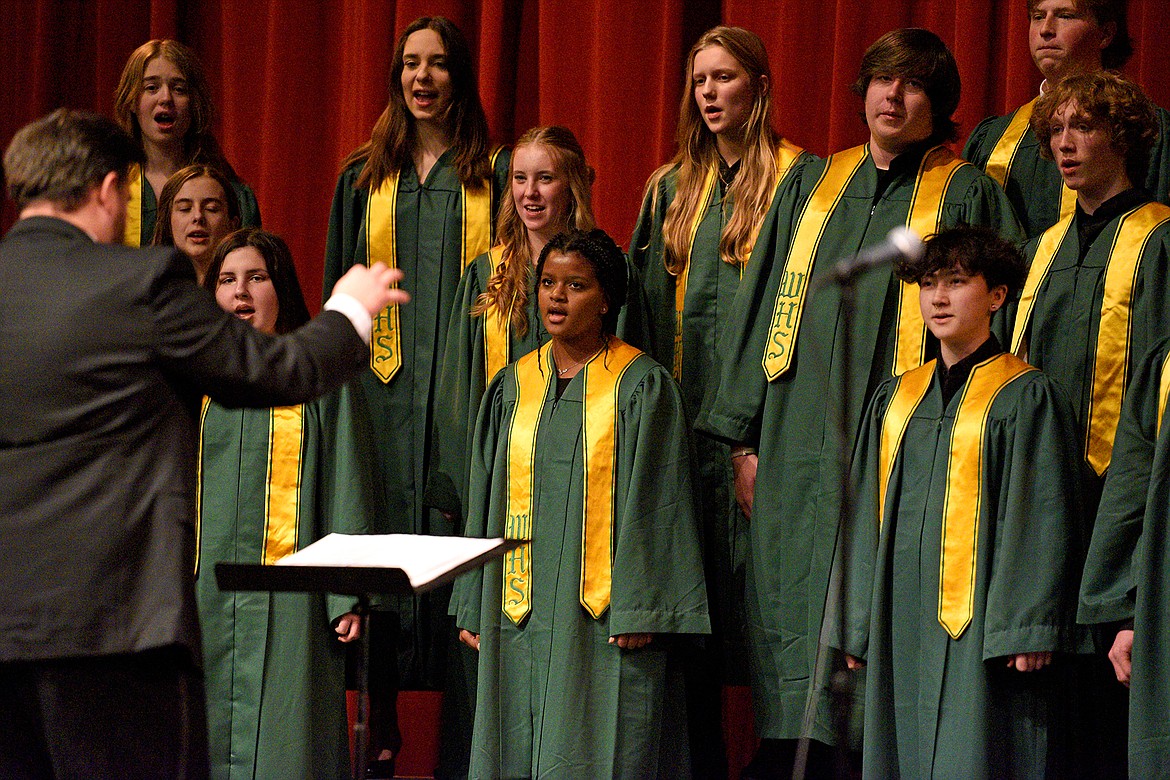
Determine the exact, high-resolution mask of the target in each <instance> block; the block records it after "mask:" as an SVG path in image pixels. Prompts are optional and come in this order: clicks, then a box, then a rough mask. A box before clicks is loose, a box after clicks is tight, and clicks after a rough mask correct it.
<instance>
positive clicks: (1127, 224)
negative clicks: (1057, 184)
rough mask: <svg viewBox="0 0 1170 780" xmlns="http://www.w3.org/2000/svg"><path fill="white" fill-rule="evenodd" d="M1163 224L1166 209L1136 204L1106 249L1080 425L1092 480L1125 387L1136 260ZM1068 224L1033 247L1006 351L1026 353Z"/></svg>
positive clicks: (1105, 463)
mask: <svg viewBox="0 0 1170 780" xmlns="http://www.w3.org/2000/svg"><path fill="white" fill-rule="evenodd" d="M1168 220H1170V207H1167V206H1164V205H1162V204H1160V203H1146V204H1144V205H1141V206H1138V207H1137V208H1135V209H1133V210H1132V211H1130V212H1129V213H1127V214H1125V215H1123V216H1122V217H1121V219H1120V223H1119V224H1118V226H1117V232H1116V233H1115V234H1114V237H1113V245H1112V246H1111V247H1110V249H1109V262H1108V265H1107V266H1106V267H1105V277H1104V280H1103V283H1102V284H1103V288H1104V293H1103V295H1102V299H1101V316H1100V321H1099V324H1098V326H1097V344H1096V347H1095V349H1094V353H1093V375H1092V395H1091V398H1090V401H1089V413H1088V419H1087V420H1086V423H1085V459H1086V460H1087V461H1088V462H1089V465H1090V466H1092V468H1093V471H1095V472H1096V473H1097V475H1098V476H1100V475H1103V474H1104V473H1105V470H1106V469H1108V468H1109V461H1110V458H1111V457H1112V453H1113V439H1114V437H1115V436H1116V435H1117V421H1118V419H1119V418H1120V416H1121V402H1122V400H1123V398H1124V396H1125V390H1126V387H1127V385H1128V383H1129V376H1128V372H1129V362H1130V343H1129V340H1130V327H1131V326H1130V317H1131V315H1132V313H1133V311H1132V308H1133V307H1132V304H1133V295H1134V290H1135V288H1136V287H1137V277H1138V274H1139V272H1140V271H1141V257H1142V254H1143V253H1144V252H1145V249H1146V244H1147V242H1149V240H1150V236H1151V235H1152V234H1153V233H1154V231H1155V230H1157V229H1158V228H1159V227H1161V226H1162V225H1163V224H1164V223H1165V222H1167V221H1168ZM1072 225H1073V218H1072V217H1067V218H1065V219H1064V220H1061V221H1060V222H1058V223H1057V224H1056V225H1055V226H1054V227H1052V228H1049V229H1048V230H1047V231H1045V232H1044V235H1043V236H1042V237H1041V239H1040V243H1039V245H1038V246H1037V247H1036V254H1035V257H1034V258H1033V259H1032V267H1031V271H1030V272H1029V273H1028V281H1027V283H1026V284H1025V285H1024V294H1023V296H1022V297H1021V298H1020V308H1019V314H1018V315H1017V317H1016V327H1015V331H1014V332H1013V334H1012V351H1013V352H1015V353H1016V354H1018V355H1019V354H1023V352H1024V350H1025V349H1026V343H1025V338H1026V336H1027V334H1028V329H1029V327H1030V325H1031V318H1032V313H1033V310H1034V308H1035V302H1036V296H1037V294H1038V293H1039V292H1040V290H1041V289H1042V288H1043V286H1044V284H1045V282H1046V281H1047V279H1048V274H1049V272H1050V271H1051V269H1052V266H1053V263H1054V261H1055V259H1056V254H1057V252H1058V251H1059V250H1060V246H1061V245H1062V244H1063V243H1064V241H1065V238H1066V234H1067V233H1068V231H1070V230H1072Z"/></svg>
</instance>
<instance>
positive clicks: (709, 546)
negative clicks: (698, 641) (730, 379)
mask: <svg viewBox="0 0 1170 780" xmlns="http://www.w3.org/2000/svg"><path fill="white" fill-rule="evenodd" d="M808 159H812V156H811V155H809V154H802V155H801V156H800V157H799V158H797V160H796V161H795V162H793V163H792V165H791V166H790V167H789V169H788V170H789V171H792V170H794V169H795V168H796V167H797V166H798V165H800V164H801V163H803V162H804V161H805V160H808ZM677 186H678V168H677V167H676V168H675V169H673V170H671V171H670V172H669V173H667V174H666V175H665V176H663V177H662V179H661V181H660V182H659V185H658V189H657V192H655V193H648V194H647V196H646V198H645V199H644V200H643V202H642V213H641V215H640V216H639V217H638V223H637V225H636V226H635V227H634V234H633V236H632V237H631V238H630V259H631V260H632V261H633V263H634V265H635V266H636V267H637V269H638V274H639V275H640V276H641V279H642V285H643V288H644V289H645V295H646V306H647V315H648V316H647V321H648V323H649V329H650V334H651V342H650V347H649V350H648V352H649V353H650V355H651V356H652V357H653V358H654V359H655V360H657V361H658V362H659V363H662V364H663V365H664V366H673V365H674V361H675V331H676V327H677V316H678V315H677V304H676V302H675V291H676V289H677V281H678V277H677V276H675V275H673V274H671V273H669V272H668V271H667V270H666V265H665V262H666V246H665V240H664V237H663V233H662V226H663V222H664V221H665V219H666V210H667V209H668V208H669V207H670V204H671V203H672V202H673V201H674V198H675V195H676V192H677ZM729 189H730V185H729V184H725V183H724V182H723V180H722V178H718V177H717V178H716V181H715V191H714V193H713V194H712V197H711V202H710V203H709V204H708V206H707V210H706V213H705V214H704V216H703V219H702V220H701V221H700V222H699V226H698V229H697V230H696V231H695V237H694V242H693V243H692V245H691V254H690V260H689V268H688V270H687V286H686V295H685V297H684V298H683V313H682V363H681V371H680V375H679V377H678V379H679V386H680V387H681V389H682V394H683V407H684V409H685V410H686V413H687V421H688V423H689V424H690V425H693V424H694V420H695V417H696V416H697V415H698V413H699V409H700V407H701V406H702V403H703V396H704V394H705V393H707V392H708V391H710V390H713V389H714V388H715V387H716V386H717V385H718V383H719V365H720V363H721V362H722V361H721V358H720V352H719V350H718V344H719V338H720V336H721V335H722V332H723V331H724V329H726V328H727V327H728V326H729V320H728V318H729V314H730V312H731V305H732V301H733V300H734V299H735V293H736V290H738V289H739V282H740V278H741V277H742V275H743V269H742V268H741V267H740V266H737V265H732V264H731V263H726V262H724V261H723V260H722V259H721V258H720V257H719V240H720V238H721V236H722V235H723V230H724V228H725V227H726V226H727V223H728V221H729V220H730V219H731V217H732V214H733V213H734V204H733V203H732V202H731V201H730V200H729V199H728V192H727V191H728V190H729ZM729 450H730V448H729V447H728V446H727V444H726V443H724V442H720V441H716V440H714V439H709V438H706V437H697V438H696V440H695V454H694V457H695V470H696V474H697V482H698V484H697V485H696V487H697V497H696V500H697V501H698V502H699V510H700V515H699V516H700V518H701V521H702V526H703V537H704V539H703V547H704V552H705V558H706V561H707V572H708V576H707V585H708V593H707V595H708V597H709V598H710V599H711V619H712V624H713V633H714V634H715V637H714V638H715V640H716V641H717V642H719V644H720V647H719V651H720V653H721V655H722V659H723V663H722V666H723V669H722V672H721V674H720V675H719V677H722V678H725V679H726V680H727V681H728V682H732V683H740V684H746V682H747V650H746V640H745V638H744V634H745V628H744V616H743V589H744V580H743V576H744V574H743V571H744V555H745V548H746V545H747V533H748V530H747V529H748V526H747V519H746V518H745V517H744V515H743V513H742V512H741V511H740V509H739V505H738V504H737V503H736V501H735V488H734V483H733V479H732V469H731V455H730V451H729Z"/></svg>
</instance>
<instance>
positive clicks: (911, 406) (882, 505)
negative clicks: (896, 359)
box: [878, 360, 935, 531]
mask: <svg viewBox="0 0 1170 780" xmlns="http://www.w3.org/2000/svg"><path fill="white" fill-rule="evenodd" d="M934 366H935V361H933V360H932V361H930V362H929V363H927V364H926V365H924V366H919V367H918V368H914V369H911V370H909V371H907V372H906V373H905V374H902V376H901V378H900V379H899V380H898V387H897V388H896V389H895V390H894V394H893V396H891V397H890V404H889V406H888V407H887V408H886V415H885V418H884V419H883V420H882V434H881V442H880V444H879V448H878V458H879V460H878V530H879V531H880V530H881V527H882V524H883V523H884V522H885V519H886V494H887V492H888V491H889V487H890V475H891V474H892V473H893V469H894V458H895V457H896V456H897V454H898V452H900V451H901V449H902V439H903V438H904V437H905V435H906V426H907V425H909V424H910V417H911V416H913V414H914V410H915V409H917V408H918V404H919V403H921V402H922V399H923V398H925V397H926V391H927V390H929V389H930V382H931V379H933V378H934Z"/></svg>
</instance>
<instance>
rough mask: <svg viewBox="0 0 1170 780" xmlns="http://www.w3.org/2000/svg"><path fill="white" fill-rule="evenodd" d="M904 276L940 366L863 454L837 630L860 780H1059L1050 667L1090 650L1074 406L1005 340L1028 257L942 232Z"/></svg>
mask: <svg viewBox="0 0 1170 780" xmlns="http://www.w3.org/2000/svg"><path fill="white" fill-rule="evenodd" d="M900 275H901V276H903V278H905V279H907V280H908V281H911V282H917V283H919V284H920V285H921V290H920V301H921V308H922V314H923V317H924V319H925V320H926V321H927V323H928V326H929V327H930V330H931V332H932V333H933V334H934V335H935V336H936V337H937V338H938V339H939V353H940V357H939V358H938V359H937V360H932V361H930V362H929V363H927V364H926V365H924V366H922V367H920V368H917V369H914V370H912V371H909V372H907V373H905V374H903V375H902V376H900V377H896V378H894V379H890V380H888V381H887V382H885V383H884V384H883V385H882V386H881V387H879V388H878V390H877V392H876V393H875V394H874V398H873V401H872V402H871V404H870V407H869V410H868V412H867V414H866V420H865V423H864V425H863V428H862V431H861V434H860V437H859V440H858V443H857V449H856V453H855V456H854V473H855V474H856V475H857V483H858V485H859V487H858V492H857V502H856V507H857V511H856V513H855V516H854V517H852V518H847V521H846V524H845V526H844V530H843V532H842V539H843V542H842V544H841V546H840V548H839V549H838V551H837V558H836V564H837V566H838V568H839V570H840V571H841V572H844V573H845V576H844V578H843V583H844V584H843V588H844V595H843V601H842V603H843V604H844V605H845V606H844V609H843V610H842V611H843V615H841V614H838V615H834V616H832V617H831V618H830V619H831V621H832V624H834V628H835V629H836V630H835V632H831V633H832V634H835V637H834V641H833V644H834V645H835V646H837V647H840V648H841V649H843V650H844V651H845V652H846V653H848V654H849V656H848V658H847V660H848V662H849V666H850V667H851V668H859V667H861V666H865V667H866V668H867V670H868V672H867V684H866V688H865V730H864V745H863V751H864V765H863V770H862V771H863V774H864V775H865V776H866V777H918V778H942V777H953V778H978V777H985V778H998V777H1044V776H1051V775H1052V774H1053V773H1055V775H1056V776H1060V773H1061V772H1062V771H1067V767H1066V765H1065V764H1064V763H1063V762H1064V761H1065V759H1066V758H1067V753H1066V751H1065V750H1064V749H1063V747H1062V744H1061V740H1062V739H1063V738H1064V733H1063V732H1062V720H1061V716H1062V708H1061V703H1060V701H1059V700H1058V698H1057V693H1058V692H1057V691H1056V690H1055V688H1054V682H1055V680H1054V679H1053V678H1052V677H1051V674H1052V672H1051V670H1048V671H1040V670H1041V669H1044V667H1046V666H1048V665H1049V664H1050V663H1053V662H1054V658H1053V654H1054V653H1059V652H1075V651H1077V650H1078V649H1083V647H1082V644H1081V643H1079V642H1078V636H1077V631H1076V628H1075V619H1074V613H1075V604H1076V595H1075V594H1076V582H1077V577H1078V574H1079V572H1080V562H1081V550H1082V548H1083V542H1082V533H1083V528H1082V522H1081V518H1080V509H1081V508H1080V505H1079V490H1078V488H1079V480H1078V470H1079V468H1080V467H1081V464H1080V459H1079V458H1078V456H1077V454H1076V452H1075V451H1073V450H1071V448H1069V446H1068V443H1069V442H1070V441H1075V439H1076V434H1075V431H1074V429H1073V414H1072V409H1071V407H1070V405H1069V402H1068V400H1067V398H1066V397H1065V396H1064V394H1063V393H1062V392H1061V391H1060V389H1059V388H1058V387H1057V385H1056V384H1055V383H1054V382H1052V381H1051V380H1049V379H1048V378H1047V377H1045V376H1044V375H1043V374H1042V373H1040V372H1039V371H1037V370H1036V369H1034V368H1032V367H1031V366H1029V365H1028V364H1027V363H1024V362H1023V361H1022V360H1020V359H1018V358H1016V357H1015V356H1013V355H1009V354H1006V353H1004V352H1003V350H1002V349H1001V347H1000V345H999V343H998V341H997V340H996V339H995V337H994V336H992V335H991V329H990V325H991V318H992V314H993V312H994V311H996V310H997V309H999V308H1000V307H1002V305H1003V303H1004V301H1005V300H1006V299H1007V297H1008V296H1009V291H1010V290H1013V289H1018V288H1019V285H1020V284H1021V283H1022V281H1023V279H1024V276H1025V270H1024V264H1023V258H1022V257H1021V256H1020V254H1019V252H1018V250H1016V249H1015V247H1014V246H1012V245H1011V244H1009V243H1007V242H1005V241H1003V240H1002V239H1000V238H999V237H998V236H996V235H995V234H994V233H992V232H991V231H987V230H983V229H976V228H956V229H953V230H947V231H943V232H941V233H939V234H938V235H937V236H935V237H934V239H932V240H931V241H929V242H928V244H927V250H926V255H925V257H924V258H923V259H922V260H921V261H918V262H915V263H908V264H906V265H904V266H903V267H902V269H901V270H900ZM1060 662H1061V659H1059V658H1057V659H1055V663H1060ZM1024 673H1027V674H1024Z"/></svg>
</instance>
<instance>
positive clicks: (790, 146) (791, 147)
mask: <svg viewBox="0 0 1170 780" xmlns="http://www.w3.org/2000/svg"><path fill="white" fill-rule="evenodd" d="M802 154H804V149H802V148H801V147H799V146H797V145H796V144H794V143H791V142H790V141H788V139H786V138H782V139H780V145H779V146H777V147H776V183H775V184H774V185H773V186H772V194H773V197H774V196H775V193H776V189H777V188H778V187H779V186H780V182H782V181H784V177H785V176H787V175H788V171H789V170H790V169H791V168H792V164H793V163H794V162H796V161H797V159H799V158H800V156H801V155H802ZM718 177H719V166H718V164H716V165H714V166H712V167H711V168H710V169H708V171H707V176H706V178H705V179H704V181H703V194H702V195H701V196H700V199H699V202H700V203H701V204H702V206H701V207H700V208H699V210H698V211H697V212H696V214H695V220H694V224H692V225H691V229H690V230H689V231H688V235H689V236H690V238H689V239H688V241H687V262H686V263H685V264H684V265H683V268H682V271H681V272H679V274H678V277H677V278H676V279H675V283H674V285H675V286H674V315H675V325H674V361H673V365H672V367H671V370H672V373H673V374H674V378H675V380H677V381H680V382H681V381H682V352H683V346H682V330H683V309H684V307H685V306H686V297H687V278H688V276H689V274H690V268H691V257H690V255H691V252H692V251H693V250H694V246H695V236H696V235H697V234H698V232H699V225H701V224H702V223H703V220H704V219H706V217H707V210H708V209H709V208H710V207H711V193H712V192H714V190H715V181H716V180H717V179H718ZM763 224H764V220H763V219H761V220H760V223H759V224H758V225H756V229H755V234H754V235H752V237H751V242H750V243H751V246H753V247H754V246H755V245H756V240H757V239H758V238H759V237H760V228H761V227H763ZM748 259H750V258H744V260H743V262H742V263H740V265H739V273H740V277H741V278H742V276H743V269H744V266H745V265H747V261H748Z"/></svg>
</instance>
